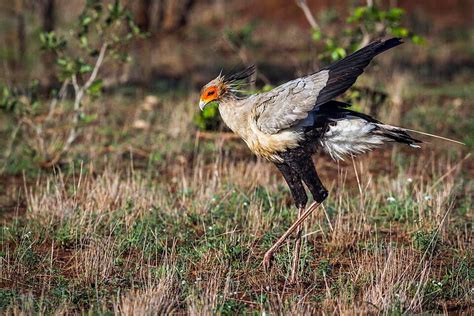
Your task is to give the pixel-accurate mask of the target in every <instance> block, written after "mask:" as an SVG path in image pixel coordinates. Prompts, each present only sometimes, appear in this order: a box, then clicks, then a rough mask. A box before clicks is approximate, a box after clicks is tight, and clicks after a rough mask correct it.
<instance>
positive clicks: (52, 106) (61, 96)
mask: <svg viewBox="0 0 474 316" xmlns="http://www.w3.org/2000/svg"><path fill="white" fill-rule="evenodd" d="M68 85H69V79H66V80H64V82H63V84H62V85H61V88H60V89H59V93H58V95H57V96H56V97H54V98H53V99H52V100H51V102H50V103H49V111H48V115H47V116H46V119H45V121H46V122H47V121H49V120H50V119H51V117H52V116H53V112H54V110H55V109H56V105H57V104H58V102H59V101H60V100H61V101H62V100H63V99H64V96H65V95H66V91H67V86H68Z"/></svg>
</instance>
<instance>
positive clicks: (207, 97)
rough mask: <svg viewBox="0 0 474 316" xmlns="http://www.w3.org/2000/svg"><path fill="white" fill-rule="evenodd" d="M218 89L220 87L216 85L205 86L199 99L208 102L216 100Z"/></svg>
mask: <svg viewBox="0 0 474 316" xmlns="http://www.w3.org/2000/svg"><path fill="white" fill-rule="evenodd" d="M219 91H220V89H219V88H218V87H217V86H210V87H207V88H206V89H205V90H203V91H202V92H201V101H203V102H205V103H209V102H212V101H215V100H217V99H218V97H219Z"/></svg>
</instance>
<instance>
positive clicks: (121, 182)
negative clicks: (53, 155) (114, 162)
mask: <svg viewBox="0 0 474 316" xmlns="http://www.w3.org/2000/svg"><path fill="white" fill-rule="evenodd" d="M217 152H218V153H217V155H218V157H217V158H216V161H215V162H214V163H212V164H210V165H208V164H204V163H203V162H202V160H200V158H198V159H197V162H196V167H194V169H191V170H184V169H181V170H180V171H179V172H177V174H178V175H177V176H176V179H175V180H174V181H171V183H172V184H170V181H169V179H167V178H159V179H147V177H146V174H144V173H143V172H141V171H133V170H129V171H118V170H113V169H112V168H109V169H107V170H106V171H104V172H103V173H100V174H97V175H95V174H91V173H90V172H88V171H82V172H80V173H79V176H72V175H68V176H65V175H63V174H62V173H57V174H56V175H52V176H47V177H45V179H40V180H38V184H41V185H37V186H36V185H35V186H31V187H28V188H27V189H26V190H27V192H28V195H27V205H28V210H27V212H26V216H25V217H24V218H22V219H18V221H14V222H13V223H10V225H8V226H5V227H4V228H3V235H2V237H3V239H2V240H3V243H2V251H3V256H2V261H1V266H0V277H1V279H2V283H3V284H4V286H5V287H8V288H11V289H17V290H16V291H15V295H16V296H15V298H14V299H13V301H12V304H10V305H8V307H6V308H7V309H6V311H7V312H9V313H12V314H17V313H22V312H25V313H28V312H29V311H31V310H36V311H43V312H48V313H49V312H50V311H52V310H56V308H59V310H58V312H60V313H69V312H85V311H88V310H91V309H92V310H96V311H102V312H104V311H107V310H111V311H114V312H116V313H119V314H125V315H132V314H154V313H156V312H157V311H159V312H162V313H166V314H168V313H170V312H174V313H189V314H193V315H194V314H199V315H201V314H214V313H216V312H219V313H224V314H226V313H235V312H238V313H243V312H251V311H255V312H263V311H266V312H269V313H272V314H280V313H282V314H288V313H292V314H293V313H296V314H305V313H313V312H318V311H326V312H327V313H333V312H336V313H341V314H352V313H354V312H356V313H367V312H370V313H383V314H385V313H392V312H411V313H418V312H423V311H428V310H438V311H447V310H450V309H453V308H454V309H457V310H459V309H465V308H468V306H469V304H471V303H472V301H471V298H472V269H473V267H472V249H471V248H470V246H469V244H471V245H472V232H471V231H470V230H471V229H472V228H471V226H470V224H468V223H469V221H470V220H472V212H471V211H470V207H471V205H470V204H465V203H470V200H469V196H470V194H472V187H470V186H471V185H472V184H470V183H468V182H465V180H462V179H463V177H462V176H461V172H462V163H461V162H459V161H455V162H451V161H449V160H447V161H446V160H443V158H436V159H435V158H434V159H433V170H431V172H430V173H429V174H427V172H426V168H424V167H422V166H421V165H419V164H417V163H416V162H415V163H413V164H410V165H408V166H406V169H404V170H400V171H399V172H398V173H397V174H396V175H395V176H393V175H381V174H372V173H371V172H370V171H369V169H368V166H369V164H368V163H369V160H362V161H360V162H355V163H354V165H353V166H351V164H350V163H348V164H347V165H346V166H341V167H340V169H339V173H338V176H337V177H336V178H335V180H333V183H332V184H331V196H330V198H329V200H328V201H327V202H326V203H325V208H324V211H323V210H321V211H320V212H318V213H317V214H315V215H314V216H312V218H311V219H310V220H309V221H308V223H307V224H306V232H307V235H306V237H305V243H304V245H305V246H304V248H303V249H304V257H303V262H304V268H303V271H302V282H301V283H300V284H299V285H297V286H290V285H289V284H287V281H286V280H287V277H288V273H289V271H288V270H289V269H288V263H289V262H290V258H291V250H292V249H291V243H288V244H287V245H286V246H285V247H283V249H282V251H281V252H280V253H279V254H278V256H277V261H276V265H275V267H274V268H273V270H272V271H271V273H270V274H268V275H265V274H264V273H263V269H262V268H261V266H260V260H261V258H262V254H263V252H264V251H265V249H266V247H267V246H268V245H270V243H271V242H272V241H273V240H274V239H275V237H276V236H277V235H278V234H279V233H280V232H282V231H283V230H284V228H285V227H287V226H288V224H289V223H290V222H291V219H292V218H294V216H295V212H294V210H293V209H292V208H291V205H290V203H289V196H288V192H287V190H286V188H284V187H283V186H282V185H281V179H280V177H276V176H275V174H276V173H275V171H274V170H273V169H272V167H271V166H269V165H267V164H266V163H262V162H260V161H245V162H236V161H232V160H227V159H224V157H223V154H222V151H221V150H217ZM219 152H220V153H221V154H219ZM372 159H377V158H376V157H372ZM440 160H443V161H440ZM355 171H357V175H358V176H357V177H356V173H355ZM170 172H171V171H170ZM173 172H176V171H173ZM173 172H171V173H173ZM74 174H75V173H74ZM179 174H180V175H179ZM362 174H365V175H366V176H364V177H362ZM357 178H358V179H359V183H358V184H357ZM350 184H351V185H350ZM352 184H353V185H355V186H356V187H357V185H359V186H360V191H359V190H357V189H356V190H352V189H348V187H352ZM33 188H35V189H33ZM461 208H467V209H468V211H467V213H465V212H464V213H462V210H461ZM32 301H34V303H32ZM38 302H42V303H38Z"/></svg>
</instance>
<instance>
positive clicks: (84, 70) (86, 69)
mask: <svg viewBox="0 0 474 316" xmlns="http://www.w3.org/2000/svg"><path fill="white" fill-rule="evenodd" d="M92 69H93V68H92V66H91V65H89V64H81V66H80V67H79V72H80V73H81V74H85V73H88V72H91V71H92Z"/></svg>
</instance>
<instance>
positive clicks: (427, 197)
mask: <svg viewBox="0 0 474 316" xmlns="http://www.w3.org/2000/svg"><path fill="white" fill-rule="evenodd" d="M423 198H424V199H425V201H431V200H432V199H433V197H432V196H431V195H429V194H426V195H425V196H424V197H423Z"/></svg>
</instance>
